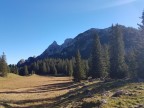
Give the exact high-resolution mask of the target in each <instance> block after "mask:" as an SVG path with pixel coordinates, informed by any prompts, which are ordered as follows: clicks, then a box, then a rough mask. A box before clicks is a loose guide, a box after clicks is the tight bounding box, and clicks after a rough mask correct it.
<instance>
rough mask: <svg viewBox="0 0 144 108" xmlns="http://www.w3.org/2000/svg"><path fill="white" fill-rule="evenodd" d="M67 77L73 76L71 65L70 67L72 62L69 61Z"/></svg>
mask: <svg viewBox="0 0 144 108" xmlns="http://www.w3.org/2000/svg"><path fill="white" fill-rule="evenodd" d="M68 75H69V76H72V75H73V65H72V61H71V60H70V61H69V62H68Z"/></svg>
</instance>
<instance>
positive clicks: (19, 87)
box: [0, 74, 144, 108]
mask: <svg viewBox="0 0 144 108" xmlns="http://www.w3.org/2000/svg"><path fill="white" fill-rule="evenodd" d="M118 91H120V92H121V91H122V94H120V95H119V96H116V97H115V96H113V95H114V94H115V93H117V92H118ZM101 102H104V103H103V104H101ZM98 107H100V108H144V82H136V81H132V80H112V81H108V82H104V81H99V80H97V79H95V80H91V81H90V80H89V81H83V82H81V83H73V82H72V79H71V78H69V77H50V76H38V75H32V76H29V77H21V76H17V75H14V74H10V75H9V76H8V78H0V108H98Z"/></svg>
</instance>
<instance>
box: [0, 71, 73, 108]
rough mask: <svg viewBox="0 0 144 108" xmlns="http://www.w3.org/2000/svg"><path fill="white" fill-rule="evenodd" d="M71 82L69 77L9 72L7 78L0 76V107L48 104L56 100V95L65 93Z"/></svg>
mask: <svg viewBox="0 0 144 108" xmlns="http://www.w3.org/2000/svg"><path fill="white" fill-rule="evenodd" d="M71 84H72V81H71V78H69V77H50V76H38V75H33V76H29V77H21V76H17V75H13V74H10V75H9V76H8V77H7V78H0V108H1V107H4V106H5V107H13V108H16V107H20V108H21V107H30V108H31V107H33V106H37V105H42V104H46V105H47V106H49V104H50V103H53V102H54V101H56V100H55V99H56V97H58V96H61V95H63V94H65V93H67V92H68V91H69V90H70V86H71Z"/></svg>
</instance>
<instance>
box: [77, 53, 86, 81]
mask: <svg viewBox="0 0 144 108" xmlns="http://www.w3.org/2000/svg"><path fill="white" fill-rule="evenodd" d="M75 59H76V67H75V71H74V81H76V82H80V81H81V80H83V79H85V78H86V74H85V73H84V69H83V66H82V61H81V55H80V52H79V50H78V51H77V53H76V57H75Z"/></svg>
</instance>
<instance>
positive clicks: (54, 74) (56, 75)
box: [53, 65, 58, 76]
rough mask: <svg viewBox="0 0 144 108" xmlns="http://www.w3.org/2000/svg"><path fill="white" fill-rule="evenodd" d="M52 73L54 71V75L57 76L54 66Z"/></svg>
mask: <svg viewBox="0 0 144 108" xmlns="http://www.w3.org/2000/svg"><path fill="white" fill-rule="evenodd" d="M53 71H54V75H55V76H57V74H58V73H57V69H56V67H55V65H54V67H53Z"/></svg>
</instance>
